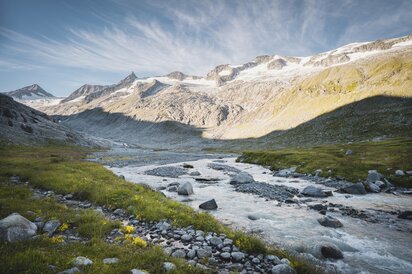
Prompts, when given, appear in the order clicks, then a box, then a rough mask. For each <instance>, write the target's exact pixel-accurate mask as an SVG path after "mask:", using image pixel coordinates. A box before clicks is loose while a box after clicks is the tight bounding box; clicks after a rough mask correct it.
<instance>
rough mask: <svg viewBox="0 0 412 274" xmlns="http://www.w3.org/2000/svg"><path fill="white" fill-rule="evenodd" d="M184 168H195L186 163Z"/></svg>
mask: <svg viewBox="0 0 412 274" xmlns="http://www.w3.org/2000/svg"><path fill="white" fill-rule="evenodd" d="M183 168H193V166H192V165H191V164H186V163H184V164H183Z"/></svg>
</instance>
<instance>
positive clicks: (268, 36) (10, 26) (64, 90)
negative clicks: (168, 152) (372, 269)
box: [0, 0, 412, 96]
mask: <svg viewBox="0 0 412 274" xmlns="http://www.w3.org/2000/svg"><path fill="white" fill-rule="evenodd" d="M408 34H412V1H410V0H390V1H389V0H300V1H299V0H278V1H277V0H271V1H270V0H193V1H192V0H163V1H160V0H147V1H143V0H142V1H138V0H0V91H2V92H5V91H10V90H15V89H18V88H21V87H23V86H27V85H31V84H33V83H37V84H39V85H40V86H41V87H43V88H44V89H45V90H46V91H48V92H51V93H52V94H54V95H56V96H67V95H68V94H70V93H71V92H73V91H74V90H75V89H77V88H78V87H80V86H81V85H83V84H86V83H87V84H113V83H117V82H118V81H120V80H121V79H122V78H124V77H126V75H127V74H129V73H130V72H132V71H134V72H135V74H136V75H137V76H138V77H147V76H157V75H164V74H167V73H169V72H172V71H176V70H178V71H182V72H184V73H186V74H190V75H200V76H202V75H205V74H206V73H207V72H208V71H209V70H211V69H212V68H214V67H215V66H216V65H219V64H235V65H236V64H242V63H245V62H248V61H251V60H253V59H254V58H255V57H256V56H258V55H264V54H279V55H292V56H308V55H313V54H315V53H319V52H323V51H328V50H331V49H333V48H336V47H339V46H342V45H345V44H348V43H352V42H362V41H371V40H377V39H384V38H392V37H399V36H404V35H408Z"/></svg>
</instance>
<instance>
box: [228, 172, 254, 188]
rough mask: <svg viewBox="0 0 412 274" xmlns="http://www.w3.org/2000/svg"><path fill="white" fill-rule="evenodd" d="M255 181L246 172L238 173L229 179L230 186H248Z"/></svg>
mask: <svg viewBox="0 0 412 274" xmlns="http://www.w3.org/2000/svg"><path fill="white" fill-rule="evenodd" d="M254 181H255V180H254V179H253V177H252V175H250V174H249V173H247V172H244V171H242V172H239V173H238V174H236V175H235V176H233V177H232V178H231V179H230V184H231V185H239V184H249V183H253V182H254Z"/></svg>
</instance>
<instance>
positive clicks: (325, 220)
mask: <svg viewBox="0 0 412 274" xmlns="http://www.w3.org/2000/svg"><path fill="white" fill-rule="evenodd" d="M318 222H319V224H321V225H323V226H326V227H333V228H338V227H342V226H343V225H342V223H341V222H340V221H339V220H338V219H336V218H333V217H331V216H326V217H322V218H319V219H318Z"/></svg>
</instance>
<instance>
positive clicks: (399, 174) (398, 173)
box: [395, 169, 405, 176]
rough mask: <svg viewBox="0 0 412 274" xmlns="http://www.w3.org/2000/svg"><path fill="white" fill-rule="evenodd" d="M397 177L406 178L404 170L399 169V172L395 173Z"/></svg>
mask: <svg viewBox="0 0 412 274" xmlns="http://www.w3.org/2000/svg"><path fill="white" fill-rule="evenodd" d="M395 175H396V176H405V172H404V171H403V170H400V169H398V170H397V171H395Z"/></svg>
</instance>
